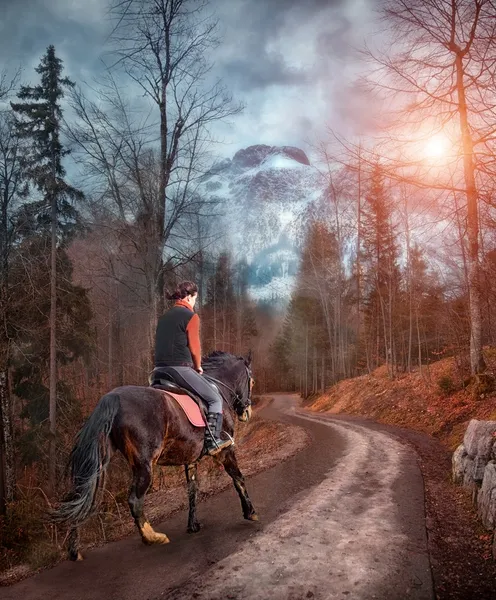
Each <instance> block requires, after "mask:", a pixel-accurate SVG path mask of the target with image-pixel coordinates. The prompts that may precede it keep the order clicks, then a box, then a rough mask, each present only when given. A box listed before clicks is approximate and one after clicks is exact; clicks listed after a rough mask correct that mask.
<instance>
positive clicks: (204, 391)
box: [155, 281, 232, 455]
mask: <svg viewBox="0 0 496 600" xmlns="http://www.w3.org/2000/svg"><path fill="white" fill-rule="evenodd" d="M197 297H198V288H197V286H196V284H194V283H193V282H191V281H183V282H182V283H180V284H179V285H178V286H177V288H176V290H175V291H174V292H173V293H172V294H168V295H167V298H168V299H169V300H175V301H176V302H175V303H174V306H173V307H172V308H171V309H170V310H168V311H167V312H166V313H165V314H164V315H162V317H160V319H159V321H158V325H157V332H156V336H155V368H157V367H159V368H160V371H164V372H165V373H168V374H169V375H170V376H171V377H172V378H173V380H174V381H175V382H176V383H177V384H178V385H180V386H181V387H183V388H185V389H187V390H190V391H191V392H193V393H194V394H196V395H197V396H200V398H202V400H204V401H205V402H206V403H207V404H208V414H207V422H208V427H206V428H205V449H206V451H207V454H211V455H213V454H217V453H218V452H220V451H221V450H223V449H224V448H227V447H228V446H230V445H231V444H232V440H230V439H228V440H221V439H220V434H221V431H222V396H221V395H220V393H219V391H218V390H217V389H216V388H215V387H214V386H212V385H210V384H209V383H208V382H207V381H206V380H205V379H204V378H203V377H202V373H203V369H202V367H201V345H200V318H199V317H198V315H197V314H196V313H195V312H194V306H195V303H196V299H197ZM209 429H210V431H209Z"/></svg>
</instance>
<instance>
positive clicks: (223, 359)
mask: <svg viewBox="0 0 496 600" xmlns="http://www.w3.org/2000/svg"><path fill="white" fill-rule="evenodd" d="M238 360H243V361H244V358H243V357H242V356H235V355H234V354H230V353H229V352H223V351H222V350H215V351H214V352H211V353H210V354H209V355H208V356H204V357H203V358H202V367H203V368H204V369H205V370H209V371H214V370H217V369H220V368H222V367H223V366H225V365H226V363H227V362H230V361H232V362H234V361H238Z"/></svg>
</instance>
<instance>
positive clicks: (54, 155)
mask: <svg viewBox="0 0 496 600" xmlns="http://www.w3.org/2000/svg"><path fill="white" fill-rule="evenodd" d="M62 69H63V67H62V61H61V60H60V59H59V58H57V57H56V55H55V48H54V47H53V46H49V47H48V49H47V51H46V54H45V56H43V58H42V59H41V62H40V64H39V66H38V67H37V68H36V72H37V73H38V74H39V75H40V79H41V82H40V84H38V85H36V86H34V87H30V86H22V87H21V90H20V92H19V99H20V100H24V102H22V103H12V104H11V106H12V109H13V110H14V112H15V113H17V127H18V133H19V135H20V136H21V137H22V138H25V139H27V140H29V141H30V152H29V154H28V156H27V164H28V168H27V173H28V176H29V178H30V179H31V181H32V182H33V184H34V185H35V186H36V188H37V189H38V191H39V192H40V193H41V195H42V199H41V200H40V201H38V202H36V203H34V204H33V205H31V207H30V209H31V211H32V213H37V215H36V216H37V221H38V224H39V225H42V226H43V227H44V228H45V230H47V229H48V228H49V229H50V240H51V260H50V411H49V412H50V453H49V455H50V456H49V460H50V483H51V486H52V489H53V487H54V485H55V476H56V473H55V457H56V452H55V437H56V431H57V427H56V408H57V401H56V395H57V339H56V323H57V245H58V241H59V240H60V237H61V234H62V235H63V234H64V233H65V232H64V229H63V227H59V217H60V216H62V215H63V216H64V217H66V218H68V219H67V220H68V223H66V224H68V225H69V227H70V226H71V225H72V224H73V222H74V220H75V218H76V213H75V211H74V210H73V209H72V207H71V205H70V202H69V201H70V200H79V199H81V198H82V193H81V192H80V191H78V190H76V189H74V188H73V187H71V186H70V185H68V184H67V183H66V182H65V181H64V177H65V170H64V168H63V166H62V158H63V157H64V156H65V155H66V154H67V151H66V150H64V148H63V146H62V143H61V141H60V129H61V121H62V108H61V100H62V98H63V97H64V88H72V87H74V83H73V82H72V81H71V80H70V79H68V78H67V77H64V78H63V77H62ZM60 224H61V223H60Z"/></svg>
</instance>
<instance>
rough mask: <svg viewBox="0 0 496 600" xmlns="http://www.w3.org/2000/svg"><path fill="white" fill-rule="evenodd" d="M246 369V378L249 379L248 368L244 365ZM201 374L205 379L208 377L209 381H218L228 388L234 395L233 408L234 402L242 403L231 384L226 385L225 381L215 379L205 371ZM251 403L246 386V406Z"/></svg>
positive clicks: (240, 397)
mask: <svg viewBox="0 0 496 600" xmlns="http://www.w3.org/2000/svg"><path fill="white" fill-rule="evenodd" d="M245 369H246V374H247V375H248V380H250V379H251V377H250V374H249V373H248V369H247V367H246V366H245ZM203 376H204V377H205V379H208V380H209V381H212V382H215V383H220V385H223V386H224V387H225V388H226V389H227V390H229V391H230V392H231V393H232V395H233V397H234V402H233V408H234V404H235V403H236V402H239V403H240V404H243V398H242V396H240V395H239V394H238V393H237V392H236V391H235V390H234V389H233V388H232V387H231V386H229V385H227V383H224V382H223V381H220V380H219V379H216V378H215V377H212V376H211V375H207V374H206V373H204V374H203ZM250 404H251V398H250V389H249V387H248V403H247V405H246V407H248V406H250ZM246 407H245V406H243V408H246Z"/></svg>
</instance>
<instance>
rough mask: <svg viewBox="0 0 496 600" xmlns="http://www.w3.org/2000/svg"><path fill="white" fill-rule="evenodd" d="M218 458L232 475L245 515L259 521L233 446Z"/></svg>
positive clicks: (246, 517)
mask: <svg viewBox="0 0 496 600" xmlns="http://www.w3.org/2000/svg"><path fill="white" fill-rule="evenodd" d="M215 458H216V460H217V461H218V462H220V463H221V464H222V465H223V467H224V469H225V470H226V473H227V474H228V475H230V476H231V477H232V480H233V483H234V487H235V488H236V491H237V492H238V495H239V499H240V500H241V507H242V509H243V517H244V518H245V519H248V521H258V515H257V513H256V511H255V509H254V508H253V504H252V503H251V500H250V497H249V496H248V492H247V491H246V485H245V478H244V477H243V474H242V473H241V471H240V470H239V467H238V461H237V460H236V455H235V454H234V449H233V448H232V447H230V448H227V449H226V450H225V451H224V452H221V453H220V454H218V455H217V456H216V457H215Z"/></svg>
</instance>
